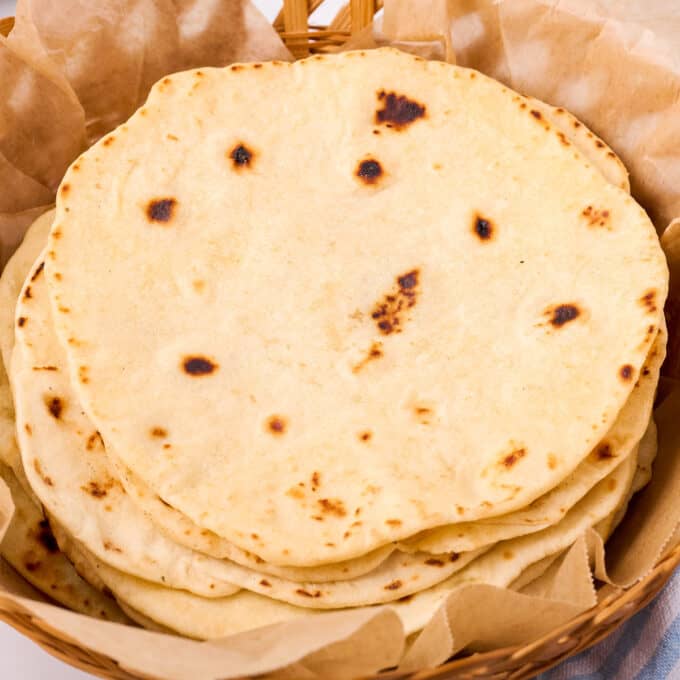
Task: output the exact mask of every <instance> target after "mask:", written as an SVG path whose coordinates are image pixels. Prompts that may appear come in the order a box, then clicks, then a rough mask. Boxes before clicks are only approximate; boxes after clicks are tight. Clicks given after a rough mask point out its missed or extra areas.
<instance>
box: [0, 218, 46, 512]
mask: <svg viewBox="0 0 680 680" xmlns="http://www.w3.org/2000/svg"><path fill="white" fill-rule="evenodd" d="M53 219H54V210H50V211H48V212H46V213H45V214H44V215H42V216H41V217H39V218H38V219H37V220H36V221H35V222H34V223H33V224H32V225H31V226H30V227H29V228H28V230H27V232H26V235H25V237H24V240H23V242H22V243H21V245H20V246H19V248H18V249H17V251H16V252H15V253H14V255H13V256H12V257H11V259H10V260H9V262H8V263H7V265H6V266H5V269H4V270H3V272H2V276H0V355H1V356H0V359H1V360H0V462H2V463H4V464H5V465H8V466H9V467H10V468H11V469H12V470H13V472H14V474H15V476H16V478H17V479H18V480H19V482H20V483H21V485H22V487H23V489H24V491H25V492H26V493H27V494H28V495H29V497H30V498H31V499H32V500H33V501H34V502H35V503H37V502H38V501H37V498H36V496H35V494H34V493H33V490H32V489H31V487H30V486H29V484H28V482H27V480H26V475H25V474H24V469H23V467H22V465H21V456H20V454H19V449H18V447H17V444H16V438H15V435H14V404H13V402H12V395H11V392H10V386H9V380H8V377H7V372H6V369H5V367H6V366H8V365H9V361H10V358H11V354H12V348H13V347H14V310H15V309H16V302H17V298H18V297H19V292H20V291H21V287H22V286H23V283H24V279H25V278H26V275H27V274H28V272H29V270H30V268H31V265H33V263H34V262H35V258H36V257H38V254H39V253H40V252H41V251H42V250H43V248H44V247H45V243H46V241H47V234H48V233H49V230H50V227H51V225H52V220H53Z"/></svg>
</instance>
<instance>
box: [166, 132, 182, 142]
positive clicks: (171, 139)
mask: <svg viewBox="0 0 680 680" xmlns="http://www.w3.org/2000/svg"><path fill="white" fill-rule="evenodd" d="M165 136H166V138H167V139H169V140H170V141H171V142H179V137H177V136H176V135H172V134H170V133H169V132H168V134H167V135H165Z"/></svg>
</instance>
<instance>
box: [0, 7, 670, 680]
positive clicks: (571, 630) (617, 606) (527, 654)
mask: <svg viewBox="0 0 680 680" xmlns="http://www.w3.org/2000/svg"><path fill="white" fill-rule="evenodd" d="M323 2H324V0H284V3H283V9H282V10H281V12H280V14H279V16H278V17H277V18H276V20H275V21H274V27H275V28H276V30H277V31H278V32H279V34H280V35H281V37H282V38H283V40H284V42H285V43H286V45H287V46H288V48H289V49H290V51H291V52H292V53H293V54H294V55H295V56H296V57H298V58H299V57H305V56H307V55H309V54H315V53H319V52H327V51H331V50H333V48H335V47H337V46H340V45H342V44H343V43H344V42H345V41H346V40H347V39H348V38H349V36H350V35H351V34H352V33H356V32H357V31H360V30H361V29H363V28H365V27H366V26H368V24H370V23H371V21H372V19H373V16H374V14H375V12H377V11H378V10H379V9H380V8H381V7H382V0H351V2H350V4H349V5H347V6H345V7H344V8H343V9H342V10H340V12H339V13H338V14H337V16H336V17H335V19H334V20H333V21H332V22H331V24H330V25H329V26H318V25H312V24H310V22H309V17H310V15H311V14H312V13H313V12H314V11H315V10H316V9H317V8H318V7H319V6H320V5H321V4H322V3H323ZM13 25H14V19H12V18H8V19H0V33H1V34H3V35H7V34H8V33H9V32H10V30H11V29H12V26H13ZM678 565H680V545H678V546H676V547H675V548H674V549H673V550H672V551H671V552H669V553H668V554H667V555H665V556H664V557H663V558H662V559H661V560H660V561H659V562H658V563H657V564H656V566H655V567H654V569H653V570H652V572H651V573H650V574H648V575H647V576H646V577H645V578H644V579H642V580H641V581H639V582H638V583H636V584H635V585H633V586H632V587H630V588H628V589H627V590H623V591H616V592H614V593H612V594H611V595H609V596H607V597H605V598H603V599H602V600H601V601H600V603H599V604H598V605H597V606H596V607H593V608H592V609H590V610H589V611H587V612H584V613H583V614H581V615H580V616H577V617H576V618H574V619H572V620H571V621H569V622H568V623H566V624H565V625H563V626H561V627H560V628H557V629H555V630H553V631H552V632H551V633H549V634H548V635H545V636H543V637H542V638H540V639H538V640H535V641H533V642H531V643H529V644H525V645H519V646H515V647H506V648H504V649H497V650H494V651H492V652H486V653H484V654H473V655H471V656H467V657H465V658H462V659H457V660H455V661H451V662H449V663H447V664H444V665H443V666H440V667H439V668H436V669H434V670H430V671H421V672H420V673H413V674H408V673H407V674H399V673H397V674H390V678H392V679H393V680H396V678H399V680H450V679H452V678H456V679H466V678H481V677H483V678H486V679H487V680H501V679H503V680H505V679H507V680H510V679H512V680H520V679H523V678H531V677H533V676H535V675H538V674H539V673H542V672H543V671H546V670H548V669H549V668H551V667H552V666H554V665H556V664H558V663H560V662H561V661H563V660H564V659H566V658H567V657H570V656H572V655H574V654H577V653H578V652H580V651H583V650H584V649H587V648H588V647H590V646H592V645H594V644H595V643H597V642H599V641H600V640H602V639H603V638H604V637H606V636H607V635H609V634H610V633H611V632H612V631H614V629H616V628H617V627H618V626H620V625H621V624H622V623H623V622H624V621H626V620H627V619H629V618H630V617H631V616H633V614H635V613H636V612H638V611H640V610H641V609H642V608H643V607H644V606H646V605H647V604H649V602H651V600H652V599H653V598H654V597H655V596H656V595H657V594H658V593H659V591H660V590H661V589H662V588H663V586H664V585H665V584H666V582H667V581H668V579H669V578H670V577H671V575H672V574H673V571H674V570H675V568H676V567H677V566H678ZM0 620H2V621H5V622H6V623H8V624H9V625H10V626H12V627H13V628H15V629H16V630H18V631H19V632H21V633H22V634H24V635H25V636H26V637H29V638H31V639H32V640H33V641H34V642H36V643H37V644H39V645H40V646H41V647H42V648H43V649H45V650H46V651H47V652H48V653H49V654H51V655H52V656H55V657H57V658H58V659H61V660H62V661H65V662H66V663H68V664H70V665H71V666H75V667H76V668H79V669H81V670H84V671H86V672H88V673H92V674H93V675H96V676H99V677H102V678H111V679H113V680H141V676H137V675H133V674H131V673H129V672H127V671H125V670H122V669H121V668H120V667H119V666H118V664H117V663H116V662H115V661H114V660H113V659H110V658H108V657H106V656H103V655H101V654H99V653H96V652H93V651H91V650H89V649H87V648H85V647H79V646H77V645H74V644H73V643H72V642H70V641H68V640H67V639H65V638H62V637H61V636H60V635H58V634H56V633H55V631H54V630H50V629H48V628H47V627H46V626H45V625H44V624H42V622H41V621H40V620H37V619H35V618H33V617H32V616H28V615H26V614H25V613H23V612H22V611H18V610H16V609H15V608H13V606H12V605H11V603H10V602H6V601H4V600H2V599H0ZM374 677H375V678H379V677H380V676H374ZM145 680H149V679H148V678H146V679H145ZM158 680H161V679H158ZM364 680H370V679H368V678H365V679H364Z"/></svg>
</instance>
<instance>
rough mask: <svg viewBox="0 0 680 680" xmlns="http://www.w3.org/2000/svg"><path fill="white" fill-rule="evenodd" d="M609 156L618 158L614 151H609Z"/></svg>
mask: <svg viewBox="0 0 680 680" xmlns="http://www.w3.org/2000/svg"><path fill="white" fill-rule="evenodd" d="M607 156H609V158H616V154H615V153H614V152H613V151H607Z"/></svg>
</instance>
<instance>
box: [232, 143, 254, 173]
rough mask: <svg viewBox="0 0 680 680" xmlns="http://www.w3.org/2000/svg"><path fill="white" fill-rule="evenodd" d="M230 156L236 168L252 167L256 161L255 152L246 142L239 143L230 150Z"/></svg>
mask: <svg viewBox="0 0 680 680" xmlns="http://www.w3.org/2000/svg"><path fill="white" fill-rule="evenodd" d="M229 158H231V164H232V167H233V168H234V169H235V170H243V169H245V168H250V167H252V165H253V163H254V162H255V160H254V159H255V153H254V152H253V151H252V150H251V149H249V148H248V147H247V146H246V145H245V144H243V143H239V144H237V145H236V146H235V147H234V148H233V149H232V150H231V151H230V152H229Z"/></svg>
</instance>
